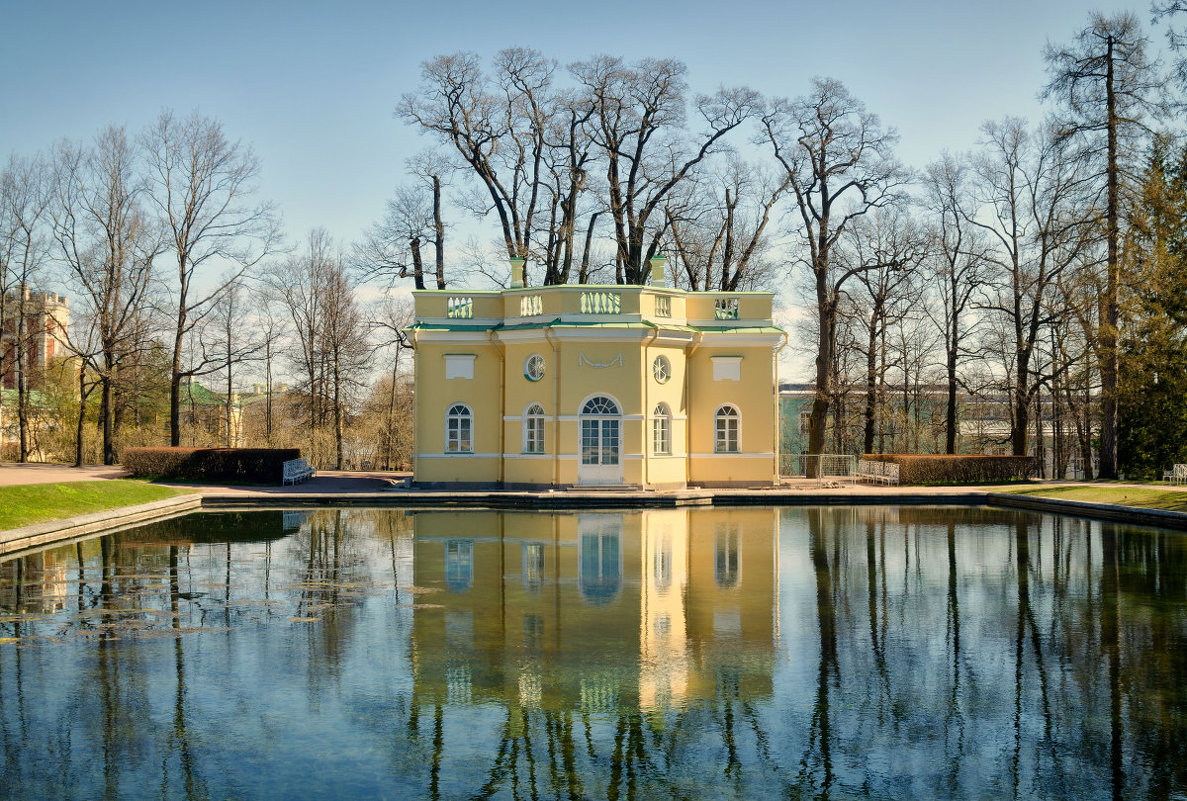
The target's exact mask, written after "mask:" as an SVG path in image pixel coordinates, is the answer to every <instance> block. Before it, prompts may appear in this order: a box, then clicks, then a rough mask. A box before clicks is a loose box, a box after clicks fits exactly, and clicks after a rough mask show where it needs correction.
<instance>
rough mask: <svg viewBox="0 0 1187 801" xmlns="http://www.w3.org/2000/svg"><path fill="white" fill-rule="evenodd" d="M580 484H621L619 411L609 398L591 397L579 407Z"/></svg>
mask: <svg viewBox="0 0 1187 801" xmlns="http://www.w3.org/2000/svg"><path fill="white" fill-rule="evenodd" d="M580 419H581V431H580V436H581V454H580V456H581V459H580V461H579V463H578V466H577V482H578V483H580V484H621V483H622V410H621V409H619V406H618V404H617V403H616V402H615V401H614V399H613V398H608V397H606V396H605V395H595V396H594V397H592V398H590V399H589V400H587V401H586V402H585V405H584V406H582V407H581V415H580Z"/></svg>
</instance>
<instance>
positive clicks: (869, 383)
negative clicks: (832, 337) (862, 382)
mask: <svg viewBox="0 0 1187 801" xmlns="http://www.w3.org/2000/svg"><path fill="white" fill-rule="evenodd" d="M874 315H875V319H874V320H871V321H870V324H869V326H868V327H867V329H866V333H867V335H868V336H867V338H866V339H867V341H866V410H865V431H864V434H865V436H864V438H863V440H862V446H861V447H862V449H861V452H862V453H873V452H874V416H875V407H876V406H877V403H878V397H877V395H878V353H877V346H878V324H877V322H876V321H875V320H876V316H877V311H876V310H875V312H874Z"/></svg>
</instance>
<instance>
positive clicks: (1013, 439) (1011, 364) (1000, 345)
mask: <svg viewBox="0 0 1187 801" xmlns="http://www.w3.org/2000/svg"><path fill="white" fill-rule="evenodd" d="M983 131H984V133H985V138H986V143H985V148H984V150H983V151H982V152H981V153H980V154H979V157H978V159H977V161H976V167H975V172H976V176H975V188H974V192H975V196H976V199H977V201H978V202H979V204H980V208H979V209H978V210H977V211H976V212H975V213H972V214H966V216H965V221H966V222H967V223H969V224H971V225H974V226H976V227H977V228H978V229H979V230H981V231H983V232H984V233H985V235H986V236H987V238H988V239H989V240H990V241H991V242H992V244H993V249H992V251H991V253H990V256H989V261H990V264H991V266H992V270H991V275H989V276H987V280H986V285H985V291H984V293H983V294H984V299H983V300H982V301H980V302H979V303H978V304H977V305H978V308H980V309H981V310H983V311H985V312H989V313H990V314H993V315H996V316H997V318H998V322H999V323H1000V328H998V329H997V331H996V334H997V338H996V348H995V350H996V352H997V353H998V354H999V355H1000V357H1001V360H1002V365H1003V367H1004V369H1005V373H1006V375H1005V377H1004V378H1005V385H1006V390H1007V392H1008V394H1009V397H1010V446H1011V452H1012V453H1013V454H1014V455H1015V456H1025V455H1027V452H1028V429H1027V422H1028V420H1029V419H1030V418H1029V413H1030V410H1031V408H1032V406H1033V403H1034V398H1035V394H1036V393H1037V392H1038V391H1039V387H1040V386H1041V384H1040V380H1041V374H1040V373H1039V372H1038V371H1037V370H1036V358H1037V353H1036V347H1037V346H1038V344H1039V336H1040V334H1041V333H1043V332H1044V331H1045V330H1046V329H1047V327H1048V326H1049V325H1051V324H1052V323H1053V322H1054V321H1055V320H1057V319H1060V318H1061V317H1062V315H1063V314H1064V313H1065V311H1066V310H1064V309H1058V308H1056V307H1054V306H1053V305H1052V303H1051V300H1052V293H1053V290H1054V287H1055V284H1056V282H1057V281H1058V280H1059V277H1060V275H1061V274H1062V272H1063V271H1064V270H1065V269H1066V268H1068V267H1069V265H1071V264H1072V263H1073V261H1074V260H1075V259H1076V258H1077V256H1078V255H1079V254H1080V253H1081V252H1082V250H1083V247H1084V239H1085V236H1086V235H1087V233H1088V228H1087V223H1088V222H1089V221H1090V219H1091V218H1090V216H1087V215H1089V214H1090V212H1091V207H1090V205H1089V204H1090V200H1091V198H1090V197H1089V196H1088V195H1087V194H1086V193H1087V190H1088V189H1089V188H1090V187H1089V184H1088V177H1087V176H1086V172H1087V170H1086V169H1085V164H1084V162H1083V160H1082V159H1078V158H1077V157H1076V154H1075V153H1073V152H1072V151H1070V150H1069V148H1068V147H1067V146H1066V142H1065V141H1064V140H1062V139H1061V138H1060V137H1058V136H1056V135H1055V133H1054V132H1052V131H1050V130H1042V131H1040V132H1039V133H1038V134H1031V133H1029V132H1028V131H1027V130H1026V126H1025V123H1024V122H1023V121H1022V120H1020V119H1018V118H1014V117H1009V118H1006V119H1005V120H1003V121H1001V122H989V123H986V124H985V125H984V126H983Z"/></svg>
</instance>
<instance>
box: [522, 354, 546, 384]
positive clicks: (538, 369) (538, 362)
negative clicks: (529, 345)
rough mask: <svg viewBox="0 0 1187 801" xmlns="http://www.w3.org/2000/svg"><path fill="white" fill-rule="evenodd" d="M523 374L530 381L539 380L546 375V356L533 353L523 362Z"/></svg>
mask: <svg viewBox="0 0 1187 801" xmlns="http://www.w3.org/2000/svg"><path fill="white" fill-rule="evenodd" d="M523 375H524V378H526V379H527V380H528V381H539V380H540V379H541V378H543V377H544V357H543V356H541V355H540V354H539V353H533V354H532V355H531V356H529V357H528V358H527V359H526V360H525V361H524V363H523Z"/></svg>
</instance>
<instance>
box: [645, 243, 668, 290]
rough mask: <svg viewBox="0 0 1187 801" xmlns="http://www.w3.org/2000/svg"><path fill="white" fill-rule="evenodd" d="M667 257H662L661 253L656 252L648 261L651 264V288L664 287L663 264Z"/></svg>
mask: <svg viewBox="0 0 1187 801" xmlns="http://www.w3.org/2000/svg"><path fill="white" fill-rule="evenodd" d="M667 260H668V257H667V256H665V255H664V253H663V251H662V250H661V251H656V254H655V255H654V256H652V257H651V258H650V259H649V262H650V264H651V284H652V286H663V285H664V263H665V262H666V261H667Z"/></svg>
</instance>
